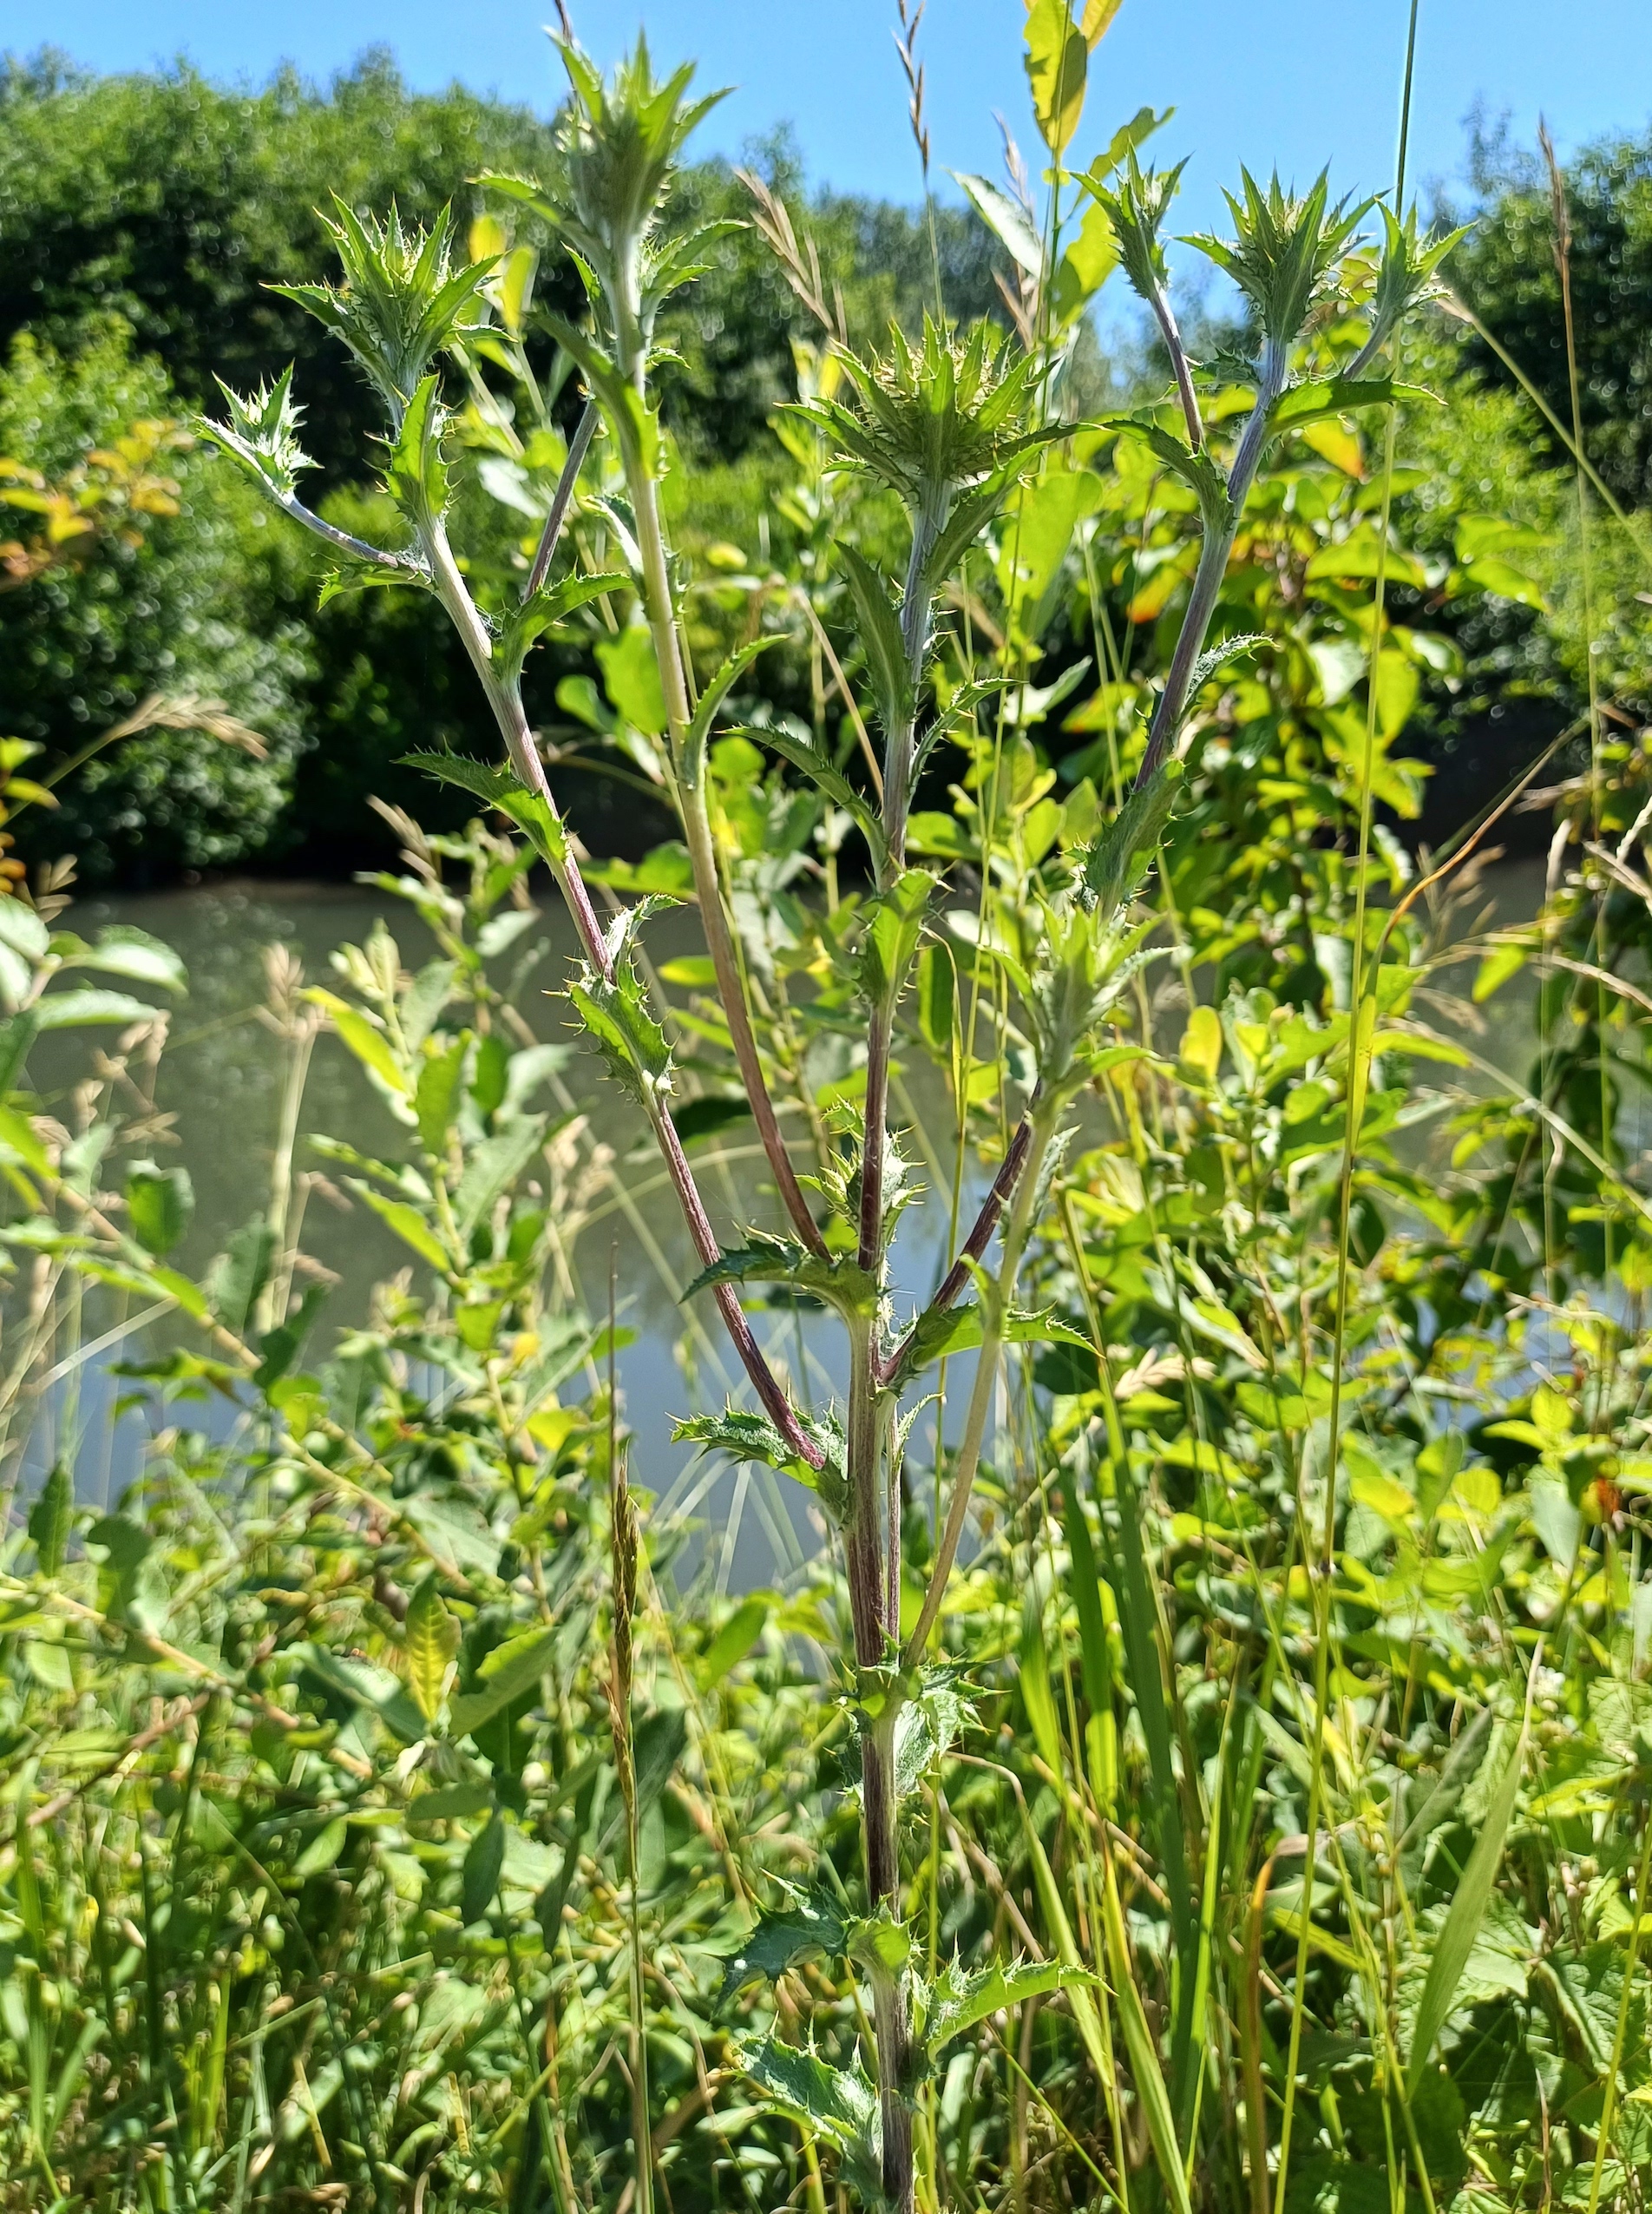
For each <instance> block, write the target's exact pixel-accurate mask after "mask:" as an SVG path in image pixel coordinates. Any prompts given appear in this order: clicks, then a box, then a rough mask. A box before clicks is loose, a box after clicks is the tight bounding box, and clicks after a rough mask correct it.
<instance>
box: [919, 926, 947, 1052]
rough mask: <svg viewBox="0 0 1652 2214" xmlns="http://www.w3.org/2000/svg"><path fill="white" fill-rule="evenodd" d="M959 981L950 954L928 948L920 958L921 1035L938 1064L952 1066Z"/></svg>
mask: <svg viewBox="0 0 1652 2214" xmlns="http://www.w3.org/2000/svg"><path fill="white" fill-rule="evenodd" d="M955 994H956V980H955V976H954V968H953V959H952V955H951V952H950V950H949V949H947V947H946V946H944V945H931V946H926V947H925V948H924V949H923V951H922V952H921V954H920V955H919V956H918V1031H919V1035H920V1036H921V1038H922V1040H923V1041H924V1043H925V1045H926V1046H928V1048H929V1050H930V1052H931V1053H932V1054H934V1055H935V1056H936V1058H937V1059H938V1060H941V1061H946V1062H947V1063H948V1064H950V1062H951V1060H952V1054H953V1045H954V1040H953V1035H952V1026H953V1013H954V997H955Z"/></svg>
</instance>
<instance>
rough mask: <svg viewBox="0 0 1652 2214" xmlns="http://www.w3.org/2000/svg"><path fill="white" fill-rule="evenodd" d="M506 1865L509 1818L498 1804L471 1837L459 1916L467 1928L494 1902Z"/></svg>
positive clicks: (466, 1858) (478, 1920)
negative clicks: (506, 1821)
mask: <svg viewBox="0 0 1652 2214" xmlns="http://www.w3.org/2000/svg"><path fill="white" fill-rule="evenodd" d="M504 1865H505V1819H504V1817H503V1816H502V1814H501V1813H500V1812H499V1810H498V1809H497V1808H496V1807H495V1810H494V1811H493V1813H492V1814H490V1815H489V1816H488V1819H487V1821H486V1822H485V1823H483V1824H482V1828H481V1829H480V1830H478V1831H477V1832H476V1834H475V1836H474V1837H473V1838H472V1839H471V1841H470V1845H469V1850H468V1851H467V1852H466V1854H465V1856H464V1871H463V1875H462V1879H461V1883H460V1892H459V1918H460V1920H461V1921H462V1922H463V1923H464V1925H465V1927H466V1928H469V1926H470V1924H471V1923H472V1922H480V1921H481V1920H482V1916H483V1915H485V1914H486V1913H487V1912H488V1909H489V1907H491V1906H492V1904H493V1902H494V1895H495V1892H496V1891H497V1890H498V1889H499V1876H500V1871H501V1870H502V1869H503V1867H504Z"/></svg>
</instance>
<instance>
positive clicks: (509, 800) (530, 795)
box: [400, 753, 567, 869]
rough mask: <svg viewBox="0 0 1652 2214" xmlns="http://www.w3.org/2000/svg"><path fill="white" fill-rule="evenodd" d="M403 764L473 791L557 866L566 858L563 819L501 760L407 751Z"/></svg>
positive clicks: (443, 781) (540, 795)
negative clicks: (509, 820) (510, 822)
mask: <svg viewBox="0 0 1652 2214" xmlns="http://www.w3.org/2000/svg"><path fill="white" fill-rule="evenodd" d="M400 766H402V767H403V768H405V769H423V771H424V772H425V774H426V775H427V776H430V777H436V778H437V779H440V781H441V782H442V783H443V784H451V785H458V786H459V788H460V790H461V791H462V792H471V793H474V794H475V797H476V798H478V799H480V800H482V801H484V802H485V803H486V804H487V805H488V806H489V807H496V808H497V809H498V810H499V811H500V813H501V814H502V815H508V816H509V818H510V819H511V820H512V822H513V823H515V825H516V826H517V828H518V829H519V830H522V831H526V832H527V833H528V837H529V838H531V839H532V840H533V842H534V847H535V848H536V849H537V851H538V852H539V853H540V855H541V857H542V858H543V859H545V860H546V861H547V862H549V864H551V866H552V867H553V868H554V869H557V868H561V866H562V865H563V864H564V863H565V862H566V861H567V831H566V830H565V829H564V828H563V826H562V821H561V817H560V816H559V815H557V814H556V813H555V812H554V811H553V809H552V807H551V805H550V802H549V801H548V800H547V799H546V798H544V797H543V795H542V794H541V793H539V792H529V791H528V787H527V785H523V784H519V783H518V782H517V780H516V779H515V777H514V776H513V775H512V774H511V772H510V771H509V770H508V769H506V768H502V767H501V766H500V765H498V763H496V762H493V761H473V760H472V759H470V757H469V755H468V754H464V753H404V754H403V755H402V757H401V760H400Z"/></svg>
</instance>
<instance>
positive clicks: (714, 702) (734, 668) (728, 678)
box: [682, 633, 781, 790]
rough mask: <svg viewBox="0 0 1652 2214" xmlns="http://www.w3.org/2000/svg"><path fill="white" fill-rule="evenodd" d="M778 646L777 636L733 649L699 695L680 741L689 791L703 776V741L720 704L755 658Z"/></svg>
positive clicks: (707, 737)
mask: <svg viewBox="0 0 1652 2214" xmlns="http://www.w3.org/2000/svg"><path fill="white" fill-rule="evenodd" d="M780 643H781V639H780V635H779V634H778V633H776V634H774V635H772V636H771V637H768V638H754V639H751V641H749V642H748V643H747V644H746V645H744V646H740V647H736V649H735V651H734V652H733V653H732V654H730V655H729V656H728V658H727V660H725V661H724V663H723V666H722V667H721V668H719V669H718V672H717V674H716V675H715V676H714V677H712V679H711V681H710V683H709V684H707V686H706V687H705V690H704V691H703V692H702V693H701V694H700V696H699V700H698V704H697V706H695V709H694V713H693V717H692V719H691V721H690V723H689V726H688V729H687V731H686V732H685V734H684V738H683V749H682V779H683V782H684V783H685V785H688V786H689V787H690V789H691V790H693V789H696V788H698V785H699V781H700V779H701V776H702V775H703V773H704V771H705V745H706V740H707V739H709V738H710V736H711V725H712V724H713V723H714V722H715V721H716V719H717V717H718V711H719V710H720V709H721V707H722V705H723V702H724V700H726V699H727V698H728V696H729V693H731V691H732V690H733V688H734V687H735V686H736V685H737V683H738V682H739V680H740V679H741V678H742V677H743V676H744V674H745V673H746V671H747V670H748V669H749V668H750V667H751V664H752V663H753V662H754V661H755V660H757V656H758V655H759V654H766V653H767V652H768V650H769V648H770V647H771V646H778V645H779V644H780Z"/></svg>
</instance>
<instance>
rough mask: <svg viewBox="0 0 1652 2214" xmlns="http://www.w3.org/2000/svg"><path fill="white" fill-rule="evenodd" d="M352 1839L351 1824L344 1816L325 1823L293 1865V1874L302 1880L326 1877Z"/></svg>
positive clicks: (337, 1816)
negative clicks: (350, 1838)
mask: <svg viewBox="0 0 1652 2214" xmlns="http://www.w3.org/2000/svg"><path fill="white" fill-rule="evenodd" d="M349 1837H350V1823H349V1822H348V1821H347V1820H346V1819H345V1817H344V1816H343V1815H342V1814H336V1815H335V1816H334V1817H333V1818H332V1820H331V1822H327V1823H323V1824H322V1826H321V1828H320V1829H319V1830H317V1832H316V1834H315V1836H313V1837H312V1838H311V1840H310V1843H308V1844H307V1845H306V1846H305V1849H304V1850H303V1851H302V1852H301V1853H300V1854H299V1856H298V1859H297V1860H296V1861H294V1862H293V1863H292V1873H293V1874H294V1875H295V1876H298V1877H299V1878H300V1879H307V1878H309V1877H310V1876H325V1874H326V1872H327V1870H328V1869H330V1868H331V1866H332V1864H333V1863H334V1862H335V1861H336V1860H337V1859H338V1856H339V1854H340V1853H342V1852H343V1851H344V1846H345V1844H346V1843H347V1842H348V1840H349Z"/></svg>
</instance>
